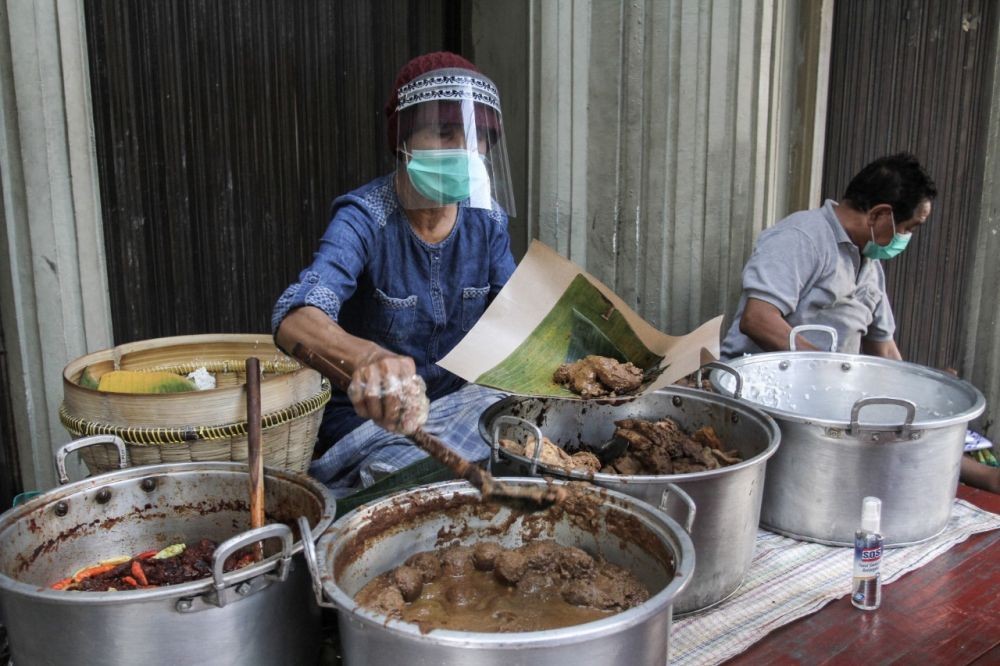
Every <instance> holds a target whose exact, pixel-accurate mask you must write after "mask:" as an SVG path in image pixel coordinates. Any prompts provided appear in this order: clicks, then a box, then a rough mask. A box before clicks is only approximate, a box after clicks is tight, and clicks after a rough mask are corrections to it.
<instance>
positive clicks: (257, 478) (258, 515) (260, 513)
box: [246, 356, 264, 562]
mask: <svg viewBox="0 0 1000 666" xmlns="http://www.w3.org/2000/svg"><path fill="white" fill-rule="evenodd" d="M246 370H247V384H246V386H247V464H248V465H249V466H250V529H257V528H258V527H263V526H264V456H263V454H262V453H261V444H260V361H259V360H258V359H257V358H255V357H253V356H251V357H250V358H248V359H247V360H246ZM254 559H256V560H257V561H258V562H260V561H261V560H262V559H264V544H263V543H261V542H259V541H258V542H257V543H256V544H255V545H254Z"/></svg>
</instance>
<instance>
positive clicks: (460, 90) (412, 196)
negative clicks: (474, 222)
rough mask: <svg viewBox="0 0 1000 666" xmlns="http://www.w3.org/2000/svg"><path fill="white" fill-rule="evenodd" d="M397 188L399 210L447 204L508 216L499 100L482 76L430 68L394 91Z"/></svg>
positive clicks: (508, 185)
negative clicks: (395, 92) (395, 97)
mask: <svg viewBox="0 0 1000 666" xmlns="http://www.w3.org/2000/svg"><path fill="white" fill-rule="evenodd" d="M398 99H399V104H398V106H397V107H396V113H397V115H398V120H397V122H398V132H397V137H398V139H397V145H396V155H397V162H396V164H397V169H396V171H397V179H396V183H397V190H398V195H399V199H400V201H401V203H402V204H403V207H404V208H409V209H414V208H438V207H441V206H446V205H449V204H458V205H460V206H469V207H472V208H483V209H485V210H498V209H502V210H503V211H505V212H506V213H507V214H508V215H510V216H513V215H514V214H515V210H514V196H513V189H512V187H511V179H510V166H509V164H510V163H509V162H508V160H507V144H506V142H505V140H504V131H503V122H502V120H501V116H500V97H499V95H498V94H497V89H496V86H495V85H493V82H492V81H490V80H489V79H488V78H486V77H485V76H483V75H482V74H479V73H477V72H473V71H471V70H467V69H436V70H434V71H431V72H427V73H426V74H423V75H421V76H419V77H417V78H416V79H414V80H413V81H410V82H409V83H407V84H406V85H404V86H403V87H401V88H400V89H399V91H398Z"/></svg>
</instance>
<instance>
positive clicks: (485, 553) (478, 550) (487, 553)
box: [472, 541, 503, 571]
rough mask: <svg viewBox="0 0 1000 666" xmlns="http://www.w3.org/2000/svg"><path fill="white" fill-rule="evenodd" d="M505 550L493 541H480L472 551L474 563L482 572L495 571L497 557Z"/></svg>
mask: <svg viewBox="0 0 1000 666" xmlns="http://www.w3.org/2000/svg"><path fill="white" fill-rule="evenodd" d="M502 550H503V549H502V548H501V547H500V544H496V543H493V542H491V541H480V542H479V543H477V544H476V545H475V546H474V547H473V549H472V563H473V564H474V565H475V567H476V568H477V569H479V570H480V571H493V567H495V566H496V561H497V556H498V555H499V554H500V553H501V551H502Z"/></svg>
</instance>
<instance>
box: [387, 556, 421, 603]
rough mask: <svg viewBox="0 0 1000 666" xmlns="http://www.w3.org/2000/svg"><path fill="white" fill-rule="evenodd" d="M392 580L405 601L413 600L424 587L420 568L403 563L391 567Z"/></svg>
mask: <svg viewBox="0 0 1000 666" xmlns="http://www.w3.org/2000/svg"><path fill="white" fill-rule="evenodd" d="M392 580H393V582H394V583H395V584H396V587H398V588H399V591H400V593H401V594H402V595H403V599H405V600H406V601H413V600H414V599H416V598H417V597H419V596H420V592H421V590H423V589H424V577H423V574H422V573H421V572H420V570H419V569H416V568H414V567H409V566H406V565H405V564H404V565H403V566H400V567H396V568H395V569H393V572H392Z"/></svg>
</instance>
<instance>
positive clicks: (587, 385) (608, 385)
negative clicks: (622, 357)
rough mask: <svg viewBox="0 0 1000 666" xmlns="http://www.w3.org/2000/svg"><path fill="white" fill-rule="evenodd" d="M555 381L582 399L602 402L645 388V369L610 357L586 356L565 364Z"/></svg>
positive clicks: (561, 366) (554, 376) (556, 375)
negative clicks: (641, 387)
mask: <svg viewBox="0 0 1000 666" xmlns="http://www.w3.org/2000/svg"><path fill="white" fill-rule="evenodd" d="M552 381H554V382H555V383H556V384H559V385H561V386H565V387H566V388H568V389H569V390H570V391H572V392H573V393H576V394H577V395H579V396H580V397H581V398H603V397H614V396H619V395H628V394H629V393H633V392H634V391H635V390H636V389H638V388H639V386H640V385H641V384H642V369H641V368H639V367H637V366H635V365H633V364H632V363H631V362H629V363H621V362H619V361H617V360H615V359H613V358H608V357H607V356H585V357H584V358H582V359H580V360H579V361H575V362H573V363H563V364H562V365H560V366H559V368H558V369H557V370H556V371H555V374H553V375H552Z"/></svg>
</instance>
